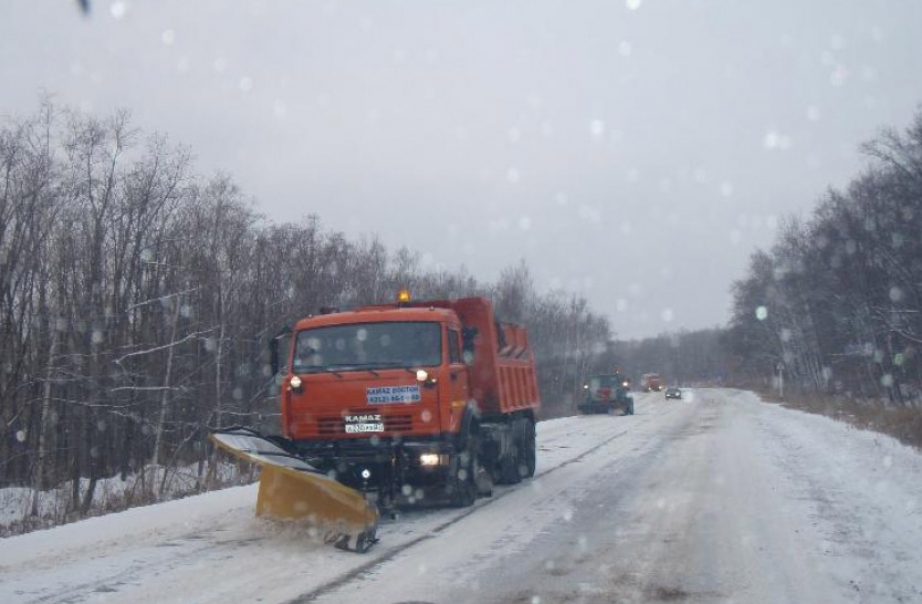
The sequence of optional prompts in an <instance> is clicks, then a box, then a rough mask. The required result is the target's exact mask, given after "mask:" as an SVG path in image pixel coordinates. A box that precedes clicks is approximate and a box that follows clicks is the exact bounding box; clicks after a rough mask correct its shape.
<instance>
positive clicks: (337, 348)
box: [292, 322, 442, 373]
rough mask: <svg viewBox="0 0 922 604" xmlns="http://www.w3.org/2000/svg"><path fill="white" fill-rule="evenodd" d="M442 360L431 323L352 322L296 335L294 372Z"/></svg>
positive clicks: (417, 364) (410, 365)
mask: <svg viewBox="0 0 922 604" xmlns="http://www.w3.org/2000/svg"><path fill="white" fill-rule="evenodd" d="M441 359H442V330H441V325H440V324H439V323H433V322H388V323H355V324H349V325H332V326H329V327H317V328H315V329H306V330H304V331H301V332H299V333H298V338H297V342H296V344H295V356H294V360H293V363H292V370H293V371H294V372H295V373H309V372H312V371H325V370H346V371H348V370H349V369H350V368H356V369H359V368H361V369H386V368H388V367H407V368H416V367H432V366H436V365H439V364H440V363H441Z"/></svg>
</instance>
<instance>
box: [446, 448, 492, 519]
mask: <svg viewBox="0 0 922 604" xmlns="http://www.w3.org/2000/svg"><path fill="white" fill-rule="evenodd" d="M478 449H479V447H478V446H477V439H476V438H474V437H473V436H469V437H468V438H467V446H466V447H465V449H464V451H462V452H461V453H460V454H459V455H458V456H457V461H456V462H455V463H454V464H452V475H451V476H450V477H449V480H448V486H447V487H446V490H447V491H448V498H449V500H450V501H451V504H452V505H453V506H455V507H459V508H466V507H470V506H472V505H474V502H475V501H476V500H477V473H478V472H479V471H480V459H479V453H478ZM491 492H492V489H491Z"/></svg>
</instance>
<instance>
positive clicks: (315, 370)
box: [295, 365, 343, 378]
mask: <svg viewBox="0 0 922 604" xmlns="http://www.w3.org/2000/svg"><path fill="white" fill-rule="evenodd" d="M320 372H323V373H332V374H333V375H335V376H336V377H338V378H342V377H343V374H341V373H340V372H338V371H336V370H335V369H333V368H331V367H329V366H326V365H316V366H313V367H300V368H298V370H297V371H295V373H320Z"/></svg>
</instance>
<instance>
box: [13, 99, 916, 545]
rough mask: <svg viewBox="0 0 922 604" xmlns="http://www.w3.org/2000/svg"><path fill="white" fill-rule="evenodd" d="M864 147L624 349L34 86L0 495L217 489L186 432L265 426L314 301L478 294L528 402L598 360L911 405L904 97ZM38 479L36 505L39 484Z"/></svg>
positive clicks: (127, 499)
mask: <svg viewBox="0 0 922 604" xmlns="http://www.w3.org/2000/svg"><path fill="white" fill-rule="evenodd" d="M863 150H864V151H865V153H866V154H867V155H868V157H869V158H870V160H871V163H870V164H869V167H868V168H867V170H866V171H865V172H864V173H862V174H861V175H859V176H857V177H856V178H855V180H854V181H853V182H852V183H851V184H850V185H849V186H848V187H847V189H846V190H844V191H830V192H829V193H828V194H827V195H826V196H825V197H824V198H823V199H822V200H820V202H819V203H818V205H817V207H816V210H815V211H814V213H813V215H812V216H811V217H810V218H809V219H806V220H804V219H798V218H789V219H787V220H786V221H784V223H783V228H781V229H780V230H779V232H778V235H777V241H776V243H775V245H774V246H773V247H772V248H771V249H770V250H768V251H758V252H756V253H755V254H754V255H753V256H752V259H751V262H750V267H749V270H748V273H747V274H746V275H745V276H743V277H742V278H741V280H739V281H738V282H737V283H735V284H734V285H733V294H734V304H733V308H732V318H731V320H730V323H729V325H728V326H727V327H726V328H723V327H720V328H717V327H715V328H713V329H707V330H701V331H695V332H682V333H674V334H663V335H662V336H659V337H656V338H650V339H647V340H643V341H631V342H623V341H617V340H616V339H615V337H616V333H615V330H614V329H613V327H612V325H610V323H609V320H608V318H607V317H608V315H607V312H608V311H609V310H610V309H605V308H599V309H592V308H589V305H588V303H587V301H586V300H585V299H584V298H583V297H581V296H580V295H577V294H572V293H567V292H561V291H554V292H541V291H539V290H538V288H536V286H535V284H534V283H533V281H532V278H531V276H530V273H529V268H528V265H527V261H526V260H518V259H515V258H512V259H510V262H509V263H508V267H507V268H506V269H505V270H504V271H503V272H502V273H501V276H500V277H499V279H498V280H497V281H496V282H495V283H486V282H483V281H480V280H478V279H477V278H475V277H474V276H472V275H470V274H468V273H467V272H466V271H465V270H464V269H458V270H451V271H433V270H429V269H426V268H425V267H423V266H422V263H421V260H420V256H419V255H418V254H417V253H416V252H414V251H412V250H409V249H407V248H400V249H397V250H391V249H387V248H386V247H385V246H384V245H383V244H382V243H381V242H380V241H378V240H377V239H376V238H374V236H373V235H372V236H369V237H366V238H363V239H359V240H350V239H348V238H346V237H345V236H344V235H343V234H340V233H337V232H332V231H330V230H328V229H325V228H324V227H323V223H322V220H321V218H322V213H323V209H322V205H321V204H318V205H317V206H316V207H314V206H308V205H306V208H309V209H307V210H306V211H305V214H306V215H305V217H304V218H303V219H301V220H299V221H296V222H292V223H285V224H275V223H273V222H271V221H269V220H267V219H266V218H264V217H263V216H261V215H260V213H259V210H258V203H257V202H256V201H254V200H252V199H250V198H249V197H248V196H247V194H246V193H245V192H244V191H242V190H241V189H240V188H239V187H238V186H237V185H236V184H235V183H234V180H233V178H232V177H231V176H230V175H225V174H219V175H214V176H203V175H201V174H199V173H198V172H197V171H196V166H195V163H194V161H193V153H192V150H190V149H187V148H184V147H183V146H181V145H177V144H174V143H172V142H170V140H169V139H168V138H167V137H165V136H163V135H159V134H149V133H145V132H142V131H140V130H139V129H138V128H136V127H135V126H134V125H133V124H132V121H131V118H130V115H129V113H127V112H118V113H115V114H113V115H109V116H107V117H93V116H89V115H86V114H83V113H80V112H79V111H76V110H73V109H70V108H67V107H59V106H56V105H55V104H54V103H52V102H49V101H46V102H44V103H42V104H41V107H40V108H39V110H38V111H37V112H36V113H35V114H34V115H32V116H28V117H22V118H17V119H12V120H8V121H7V122H5V123H3V124H2V125H0V178H2V183H0V187H2V188H0V421H2V431H0V487H20V488H21V489H22V492H23V493H25V495H24V496H23V501H24V503H23V517H24V518H31V519H32V521H31V522H32V524H33V525H34V526H41V525H47V524H52V523H59V522H63V521H66V520H69V519H73V518H76V517H80V516H84V515H87V514H91V513H98V512H99V506H100V505H102V506H103V507H110V508H114V507H125V506H130V505H134V504H137V503H143V502H149V501H156V500H159V499H162V498H166V497H171V496H176V495H177V494H178V495H183V494H188V493H193V492H198V491H201V490H203V489H207V488H213V487H216V486H221V485H222V484H226V482H223V481H226V480H227V473H225V472H222V471H221V468H220V466H219V461H218V458H217V456H215V455H214V452H213V451H212V450H211V449H210V447H208V446H207V444H206V440H205V435H206V434H207V433H208V431H209V430H210V429H213V428H217V427H224V426H230V425H237V424H241V425H250V426H263V425H266V424H267V422H269V423H271V421H272V418H273V417H274V415H275V414H276V413H277V409H276V407H277V402H276V401H275V399H274V389H275V381H274V378H273V376H272V375H270V373H271V372H270V370H269V369H268V363H269V358H268V348H267V344H268V341H269V340H270V339H271V338H272V337H273V336H274V335H276V334H277V333H278V331H279V330H280V329H281V328H282V326H284V325H286V324H290V323H292V322H293V321H294V320H296V319H298V318H300V317H302V316H305V315H307V314H310V313H313V312H316V310H317V309H318V308H319V307H321V306H324V305H334V306H337V307H340V308H349V307H350V306H354V305H359V304H365V303H373V302H382V301H389V300H391V299H393V297H394V296H395V294H396V292H397V290H398V289H400V288H403V287H406V288H409V289H410V290H411V291H412V292H413V295H414V297H415V298H419V299H425V298H446V297H449V298H450V297H462V296H470V295H483V296H486V297H489V298H491V299H492V300H493V303H494V304H495V306H496V308H497V311H498V314H499V316H501V317H502V318H503V320H506V321H513V322H521V323H524V324H525V325H526V327H527V328H528V330H529V338H530V341H531V343H532V346H533V347H534V350H535V354H536V357H537V361H538V375H539V387H540V391H541V397H542V400H543V403H544V408H543V410H542V413H543V416H544V417H554V416H559V415H568V414H571V413H573V410H574V405H575V400H576V398H577V397H578V396H579V392H580V388H581V384H582V383H583V380H584V378H585V377H586V376H587V375H588V374H590V373H592V372H598V371H607V370H609V369H610V368H612V367H614V366H615V365H618V366H620V367H622V368H623V369H624V370H625V371H626V372H628V373H629V374H630V375H636V376H639V375H640V374H641V373H644V372H648V371H656V372H659V373H661V374H662V375H664V376H665V377H666V379H667V381H668V382H669V383H670V384H673V383H675V384H682V385H699V384H700V385H708V384H715V383H722V384H725V385H736V386H741V387H756V388H768V387H770V386H771V384H772V380H773V379H775V378H776V375H777V374H778V372H779V371H783V373H784V377H785V379H786V380H787V382H788V384H789V387H791V388H798V389H800V390H806V391H812V392H817V393H825V394H838V395H842V396H848V397H852V398H863V399H866V400H886V401H889V402H891V403H893V404H896V405H904V406H911V405H913V404H915V403H916V402H917V400H918V392H919V389H920V386H922V359H920V358H919V350H918V346H919V343H920V341H922V315H920V312H922V113H920V114H917V116H916V118H915V120H914V121H913V123H912V124H911V126H910V127H909V128H908V129H907V130H906V131H905V132H897V131H884V132H883V133H882V134H881V135H880V136H879V137H878V138H876V139H875V140H873V141H871V142H870V143H868V144H867V145H865V147H864V148H863ZM314 211H316V214H311V213H310V212H314ZM180 474H181V475H182V480H181V481H180V478H179V477H180ZM231 474H233V473H231ZM112 477H121V478H122V479H125V478H126V477H132V478H133V482H132V487H131V489H130V490H129V491H123V492H120V496H119V499H118V500H117V501H114V500H111V499H105V498H102V497H101V496H100V494H99V493H98V491H97V485H98V484H99V483H100V482H101V481H103V480H105V479H110V478H112ZM180 482H181V484H179V483H180ZM55 489H57V492H58V496H57V497H56V498H55V501H56V502H58V507H55V508H54V509H52V510H50V511H49V509H47V507H46V506H44V505H43V503H42V497H41V496H40V494H42V493H44V492H50V491H52V490H55ZM26 524H29V522H26V521H24V526H23V527H22V528H23V529H25V528H28V527H26V526H25V525H26Z"/></svg>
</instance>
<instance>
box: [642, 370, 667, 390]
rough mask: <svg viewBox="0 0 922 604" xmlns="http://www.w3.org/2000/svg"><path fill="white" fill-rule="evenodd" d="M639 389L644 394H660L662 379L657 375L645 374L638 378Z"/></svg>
mask: <svg viewBox="0 0 922 604" xmlns="http://www.w3.org/2000/svg"><path fill="white" fill-rule="evenodd" d="M640 389H641V390H643V391H644V392H660V391H661V390H662V389H663V378H661V377H660V375H659V374H658V373H645V374H643V375H642V376H641V377H640Z"/></svg>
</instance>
